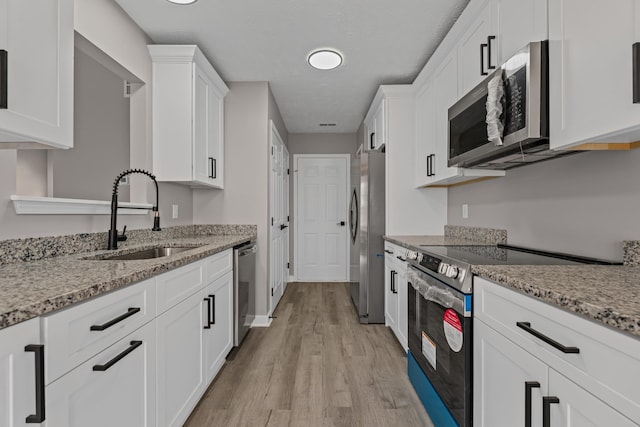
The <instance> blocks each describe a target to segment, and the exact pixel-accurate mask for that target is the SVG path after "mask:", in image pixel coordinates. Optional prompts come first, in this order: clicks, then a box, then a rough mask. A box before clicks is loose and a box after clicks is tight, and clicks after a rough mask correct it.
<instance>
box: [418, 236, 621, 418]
mask: <svg viewBox="0 0 640 427" xmlns="http://www.w3.org/2000/svg"><path fill="white" fill-rule="evenodd" d="M406 258H407V261H408V262H409V266H410V267H411V268H409V269H408V272H407V278H408V282H409V289H408V290H409V293H408V294H409V298H408V300H409V301H408V304H409V306H408V317H409V325H408V326H409V328H408V330H409V356H408V358H409V360H408V371H409V377H410V379H411V383H412V384H413V386H414V388H415V389H416V391H417V393H418V395H419V396H420V399H421V400H422V403H423V404H424V405H425V407H426V409H427V411H428V412H429V415H430V416H431V419H432V421H433V423H434V424H435V426H436V427H469V426H471V425H472V377H473V375H472V368H473V348H472V344H473V335H472V334H473V322H472V313H473V300H472V291H473V277H472V276H473V275H472V274H471V271H470V268H471V266H472V265H554V264H555V265H560V264H562V265H569V264H614V263H612V262H608V261H602V260H596V259H591V258H583V257H577V256H573V255H567V254H559V253H551V252H543V251H537V250H530V249H525V248H519V247H514V246H506V245H498V246H493V245H491V246H489V245H487V246H421V247H420V250H419V251H412V250H408V251H407V253H406Z"/></svg>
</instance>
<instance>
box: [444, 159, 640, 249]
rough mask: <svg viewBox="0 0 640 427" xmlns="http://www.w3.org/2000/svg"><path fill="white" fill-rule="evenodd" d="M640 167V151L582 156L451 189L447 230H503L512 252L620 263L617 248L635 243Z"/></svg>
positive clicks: (638, 225)
mask: <svg viewBox="0 0 640 427" xmlns="http://www.w3.org/2000/svg"><path fill="white" fill-rule="evenodd" d="M639 164H640V150H632V151H619V152H613V151H611V152H588V153H580V154H575V155H573V156H569V157H565V158H559V159H554V160H550V161H548V162H543V163H538V164H534V165H529V166H525V167H522V168H518V169H512V170H510V171H507V176H505V177H502V178H497V179H492V180H489V181H484V182H480V183H475V184H469V185H463V186H459V187H454V188H450V189H449V203H448V208H449V211H448V223H449V224H454V225H468V226H481V227H495V228H505V229H507V232H508V241H509V243H511V244H514V245H521V246H529V247H533V248H540V249H546V250H553V251H560V252H568V253H574V254H579V255H584V256H592V257H600V258H608V259H617V260H621V259H622V241H623V240H638V239H640V220H639V218H640V168H638V165H639ZM463 203H466V204H468V205H469V218H468V219H462V204H463Z"/></svg>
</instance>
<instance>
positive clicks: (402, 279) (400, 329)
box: [396, 261, 409, 351]
mask: <svg viewBox="0 0 640 427" xmlns="http://www.w3.org/2000/svg"><path fill="white" fill-rule="evenodd" d="M400 263H402V264H404V265H402V266H401V265H400ZM397 266H398V275H397V276H396V290H397V292H398V322H397V326H396V336H397V337H398V341H400V344H401V345H402V348H404V350H405V351H407V350H408V348H409V341H408V338H407V337H408V336H409V282H408V281H407V266H406V263H404V262H402V261H399V262H398V264H397Z"/></svg>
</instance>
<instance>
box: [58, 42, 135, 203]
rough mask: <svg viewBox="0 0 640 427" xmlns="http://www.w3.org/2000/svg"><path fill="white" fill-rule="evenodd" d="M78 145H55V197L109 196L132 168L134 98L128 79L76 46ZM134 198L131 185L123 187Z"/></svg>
mask: <svg viewBox="0 0 640 427" xmlns="http://www.w3.org/2000/svg"><path fill="white" fill-rule="evenodd" d="M73 102H74V118H73V120H74V127H73V139H74V141H73V149H72V150H51V151H50V153H49V155H50V156H51V161H52V163H53V197H65V198H72V199H94V200H107V199H109V197H110V194H111V187H112V184H113V180H114V178H115V177H116V175H117V174H118V173H120V172H121V171H123V170H125V169H127V168H129V164H130V163H129V100H128V99H127V98H125V97H124V96H123V80H122V79H121V78H120V77H118V76H117V75H116V74H114V73H113V72H111V71H109V70H107V69H106V68H105V67H103V66H102V65H100V64H99V63H98V62H96V61H95V60H94V59H92V58H90V57H89V56H88V55H86V54H85V53H83V52H82V51H80V50H79V49H76V50H75V67H74V101H73ZM119 194H120V196H121V198H120V200H122V201H129V186H128V185H123V186H121V187H120V191H119Z"/></svg>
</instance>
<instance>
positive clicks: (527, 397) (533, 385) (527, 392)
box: [524, 381, 540, 427]
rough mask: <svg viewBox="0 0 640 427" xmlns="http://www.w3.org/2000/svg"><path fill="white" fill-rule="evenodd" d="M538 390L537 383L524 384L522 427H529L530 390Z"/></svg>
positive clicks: (527, 382) (538, 385)
mask: <svg viewBox="0 0 640 427" xmlns="http://www.w3.org/2000/svg"><path fill="white" fill-rule="evenodd" d="M533 388H540V383H539V382H538V381H526V382H525V383H524V427H531V389H533Z"/></svg>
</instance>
